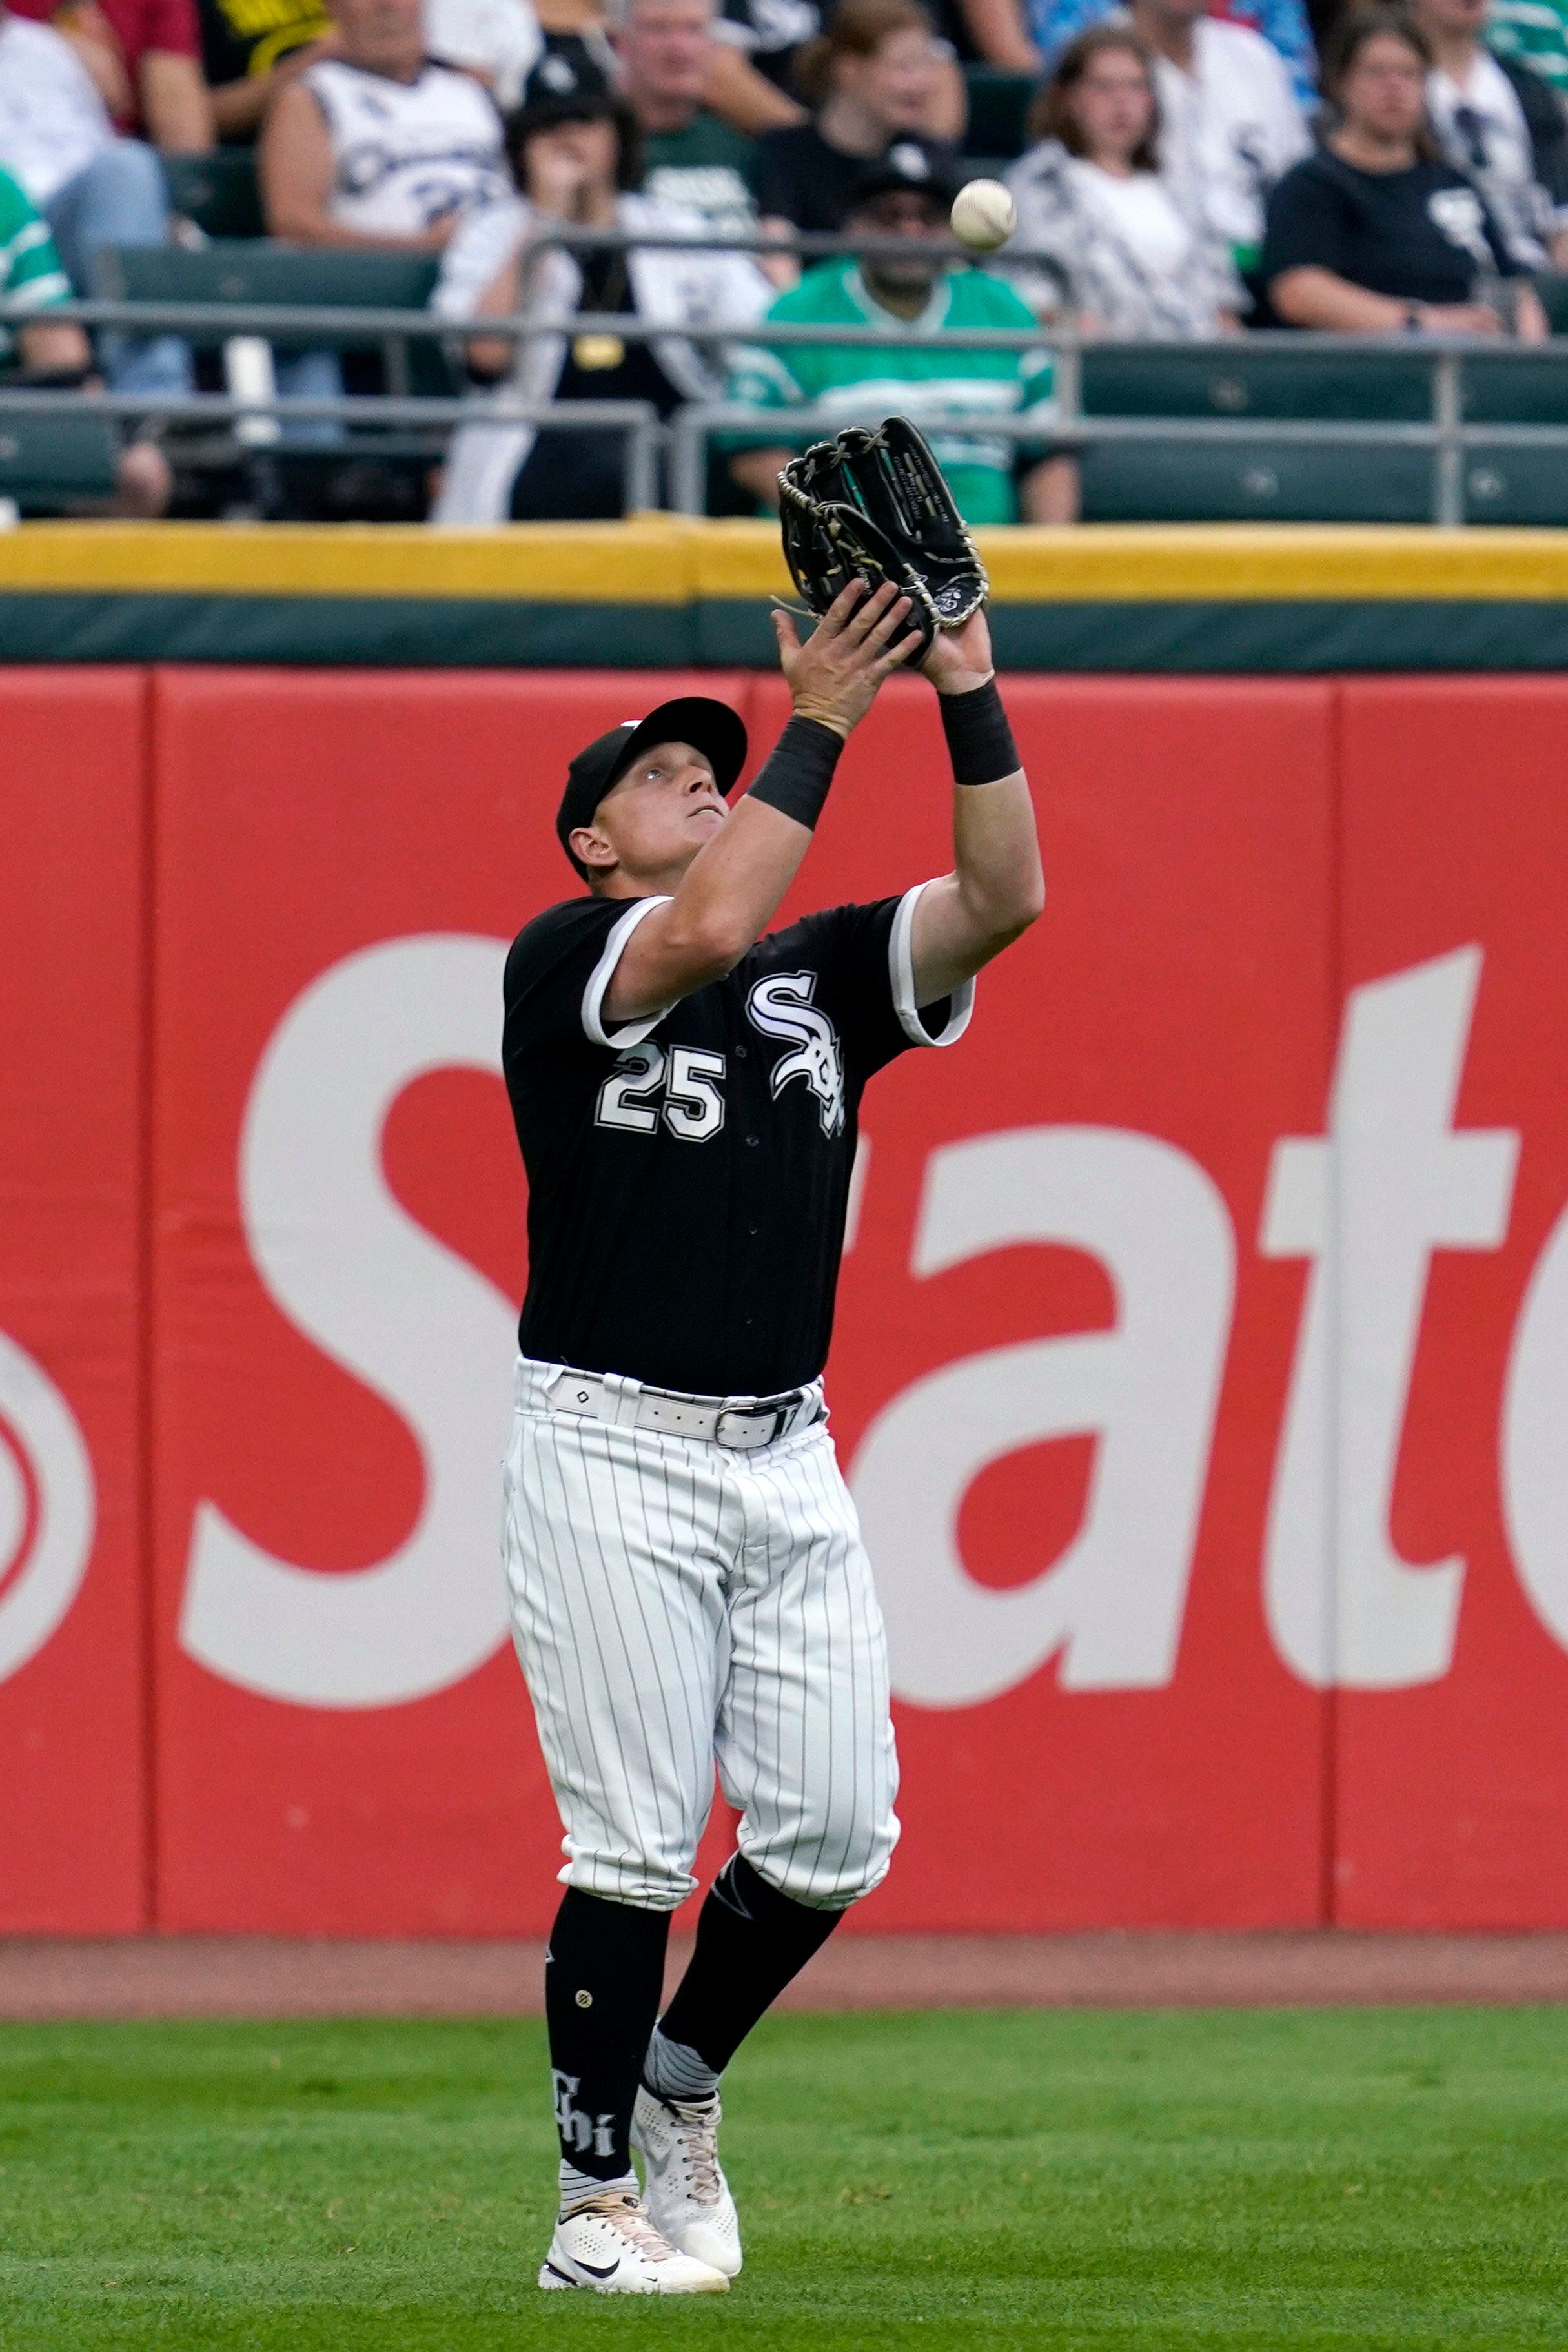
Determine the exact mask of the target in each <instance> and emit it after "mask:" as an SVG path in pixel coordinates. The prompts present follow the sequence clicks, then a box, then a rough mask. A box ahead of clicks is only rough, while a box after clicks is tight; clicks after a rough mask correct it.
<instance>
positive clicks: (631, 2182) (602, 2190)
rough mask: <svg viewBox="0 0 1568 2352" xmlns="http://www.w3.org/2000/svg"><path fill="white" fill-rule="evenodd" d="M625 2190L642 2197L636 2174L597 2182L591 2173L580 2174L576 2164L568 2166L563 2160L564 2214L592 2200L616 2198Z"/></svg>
mask: <svg viewBox="0 0 1568 2352" xmlns="http://www.w3.org/2000/svg"><path fill="white" fill-rule="evenodd" d="M622 2189H630V2190H631V2192H632V2196H633V2197H640V2196H641V2195H642V2193H643V2192H642V2189H641V2188H640V2186H639V2184H638V2179H637V2176H636V2174H635V2173H634V2172H622V2173H620V2174H618V2175H617V2177H616V2178H615V2179H613V2180H596V2179H594V2176H593V2174H592V2173H591V2172H579V2170H578V2168H577V2167H576V2165H575V2164H568V2162H567V2160H566V2158H565V2157H564V2156H563V2157H562V2158H561V2160H560V2210H561V2211H562V2212H563V2213H570V2211H571V2210H572V2208H573V2207H574V2206H576V2205H586V2204H587V2203H588V2202H589V2200H590V2199H591V2198H593V2197H611V2196H614V2195H616V2194H618V2193H619V2192H620V2191H621V2190H622Z"/></svg>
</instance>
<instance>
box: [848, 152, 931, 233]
mask: <svg viewBox="0 0 1568 2352" xmlns="http://www.w3.org/2000/svg"><path fill="white" fill-rule="evenodd" d="M910 192H913V193H914V194H916V195H928V196H929V197H930V198H931V200H932V202H933V203H934V204H936V205H940V206H941V207H942V209H943V210H944V211H946V209H947V207H948V205H950V204H951V203H952V201H953V199H954V197H955V196H956V194H957V193H958V159H957V156H956V153H955V152H954V150H953V149H952V148H951V147H944V146H941V145H939V144H938V142H936V140H934V139H915V138H913V137H911V138H908V139H894V141H893V142H892V143H891V145H889V146H888V147H887V148H886V149H885V150H884V151H883V153H882V154H880V155H874V156H873V158H872V159H871V161H870V163H862V165H861V168H860V170H859V171H858V172H857V173H855V176H854V180H853V182H852V185H851V188H850V193H849V195H848V197H847V199H846V201H845V204H844V218H845V219H846V220H847V219H848V218H849V215H851V214H852V213H853V212H858V211H859V209H860V207H861V205H869V204H873V203H874V202H875V200H876V198H877V197H878V196H892V195H903V194H907V193H910Z"/></svg>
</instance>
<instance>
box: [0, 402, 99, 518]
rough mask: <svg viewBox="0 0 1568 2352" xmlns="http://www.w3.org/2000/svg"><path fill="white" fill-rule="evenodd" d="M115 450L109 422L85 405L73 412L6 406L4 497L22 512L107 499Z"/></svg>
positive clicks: (0, 442)
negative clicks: (40, 410)
mask: <svg viewBox="0 0 1568 2352" xmlns="http://www.w3.org/2000/svg"><path fill="white" fill-rule="evenodd" d="M115 448H116V445H115V439H114V435H113V432H112V430H111V428H110V424H109V420H108V419H107V418H106V417H102V416H95V415H92V414H91V412H90V410H89V409H88V408H87V407H85V406H84V407H83V408H81V409H79V410H74V411H72V412H70V413H69V414H65V413H62V412H61V411H59V410H53V411H51V412H49V413H47V414H43V413H39V412H33V413H31V414H29V413H28V412H27V411H26V410H25V409H20V410H18V409H6V410H5V412H4V413H0V498H4V499H15V501H16V505H17V506H18V507H20V508H21V509H22V511H23V513H24V514H42V513H54V512H57V511H58V510H59V509H60V508H61V507H70V506H74V505H76V504H78V502H79V501H82V500H85V499H106V498H109V497H110V496H111V495H112V493H113V489H114V460H115Z"/></svg>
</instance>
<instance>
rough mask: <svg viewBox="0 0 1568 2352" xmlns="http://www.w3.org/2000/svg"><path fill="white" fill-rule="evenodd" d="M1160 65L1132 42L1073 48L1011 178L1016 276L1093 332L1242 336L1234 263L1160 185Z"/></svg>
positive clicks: (1110, 35)
mask: <svg viewBox="0 0 1568 2352" xmlns="http://www.w3.org/2000/svg"><path fill="white" fill-rule="evenodd" d="M1159 127H1160V126H1159V101H1158V99H1157V98H1156V96H1155V75H1154V62H1153V59H1152V58H1151V57H1150V55H1149V52H1148V50H1147V49H1146V48H1145V46H1144V44H1143V42H1142V41H1141V40H1140V39H1139V37H1138V36H1137V34H1136V33H1134V32H1132V31H1130V30H1128V29H1127V28H1126V27H1125V26H1119V25H1096V26H1092V28H1091V29H1090V30H1089V31H1088V32H1086V33H1080V34H1079V36H1078V37H1077V39H1076V40H1075V41H1071V42H1070V43H1069V44H1068V46H1067V47H1066V48H1065V49H1064V50H1063V52H1062V54H1061V58H1059V59H1058V61H1057V65H1056V69H1055V71H1054V72H1053V73H1052V75H1051V79H1050V80H1049V81H1048V82H1047V83H1046V84H1045V85H1044V87H1043V89H1041V90H1040V92H1039V94H1038V95H1037V97H1036V98H1035V100H1034V104H1033V106H1032V108H1031V109H1030V131H1031V132H1033V133H1034V135H1035V138H1036V141H1037V143H1036V144H1035V145H1034V146H1032V147H1030V150H1029V151H1028V152H1027V153H1026V154H1025V155H1023V156H1022V157H1021V158H1020V160H1019V162H1018V163H1015V164H1014V165H1013V167H1012V169H1011V171H1010V172H1009V173H1008V184H1009V187H1010V188H1011V190H1012V193H1013V201H1014V203H1015V204H1016V205H1017V206H1018V213H1019V226H1018V234H1017V243H1018V244H1019V246H1020V247H1025V248H1032V249H1033V250H1035V251H1036V252H1043V253H1046V254H1048V255H1049V256H1050V257H1051V258H1050V263H1049V264H1048V265H1047V266H1045V267H1039V266H1037V267H1036V268H1034V269H1032V270H1030V271H1028V272H1025V273H1020V274H1021V275H1022V276H1023V291H1024V292H1025V294H1026V295H1027V296H1028V298H1029V299H1030V302H1031V303H1032V305H1033V307H1034V309H1035V310H1036V311H1037V312H1038V313H1039V314H1040V316H1041V317H1046V316H1049V315H1051V313H1053V312H1054V311H1055V310H1058V309H1059V308H1060V307H1061V302H1062V299H1063V297H1064V296H1065V299H1066V300H1067V302H1068V303H1069V304H1070V305H1071V308H1072V310H1075V311H1076V312H1077V314H1078V320H1079V324H1080V326H1081V327H1082V331H1084V332H1085V333H1086V334H1093V335H1106V336H1113V337H1116V338H1118V339H1120V340H1125V341H1134V340H1142V339H1145V338H1147V339H1149V340H1156V339H1168V340H1173V341H1194V340H1198V339H1202V338H1205V337H1207V336H1211V335H1218V334H1229V333H1232V332H1234V331H1235V330H1236V327H1237V324H1238V314H1239V311H1240V310H1242V309H1243V308H1244V307H1245V302H1246V297H1245V295H1244V294H1243V292H1242V289H1241V284H1240V281H1239V278H1237V275H1236V272H1235V269H1234V268H1233V267H1232V265H1231V261H1230V257H1229V254H1228V252H1227V250H1226V249H1225V247H1224V246H1223V245H1221V244H1220V242H1219V241H1218V238H1217V237H1215V236H1213V234H1212V233H1211V232H1210V231H1209V230H1208V229H1207V227H1206V226H1205V225H1204V223H1203V222H1202V221H1201V220H1200V219H1197V218H1193V217H1189V215H1187V214H1186V212H1185V211H1184V210H1183V209H1182V206H1181V205H1180V203H1179V202H1178V200H1177V197H1176V195H1175V194H1173V192H1172V191H1171V189H1170V188H1169V187H1168V186H1167V185H1166V183H1165V181H1164V180H1162V179H1161V177H1160V157H1159Z"/></svg>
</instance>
